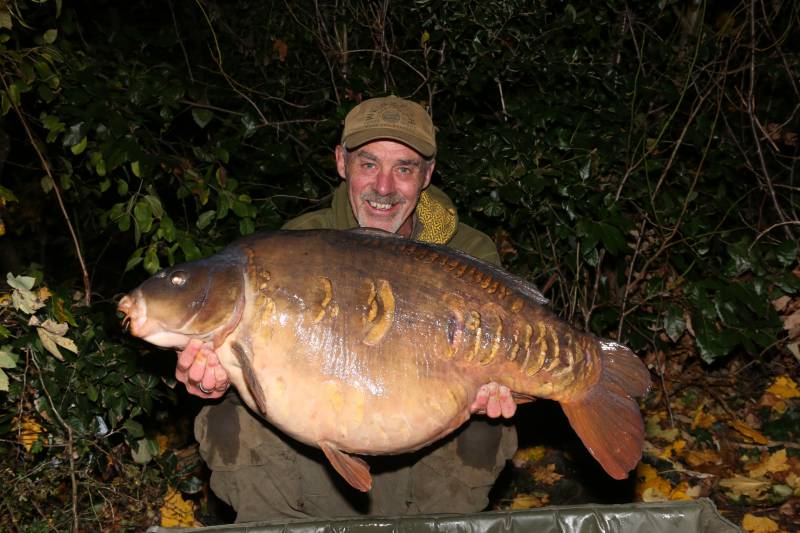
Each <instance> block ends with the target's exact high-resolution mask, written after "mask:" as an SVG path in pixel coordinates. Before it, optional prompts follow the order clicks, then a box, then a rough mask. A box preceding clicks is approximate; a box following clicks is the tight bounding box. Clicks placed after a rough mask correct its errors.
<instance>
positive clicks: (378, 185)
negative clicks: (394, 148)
mask: <svg viewBox="0 0 800 533" xmlns="http://www.w3.org/2000/svg"><path fill="white" fill-rule="evenodd" d="M375 191H376V192H377V193H378V194H382V195H386V194H391V193H393V192H394V178H393V177H392V171H391V169H381V170H380V172H378V175H377V177H376V179H375Z"/></svg>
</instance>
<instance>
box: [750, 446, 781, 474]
mask: <svg viewBox="0 0 800 533" xmlns="http://www.w3.org/2000/svg"><path fill="white" fill-rule="evenodd" d="M786 470H789V464H788V463H787V462H786V450H785V449H783V450H778V451H777V452H775V453H773V454H770V455H769V456H768V457H766V458H765V459H764V460H763V461H761V462H760V463H758V464H757V465H756V466H755V467H754V468H751V469H750V475H751V476H752V477H763V476H765V475H766V474H768V473H770V474H774V473H776V472H785V471H786Z"/></svg>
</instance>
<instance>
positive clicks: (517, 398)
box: [511, 391, 536, 404]
mask: <svg viewBox="0 0 800 533" xmlns="http://www.w3.org/2000/svg"><path fill="white" fill-rule="evenodd" d="M511 397H512V398H514V402H516V403H518V404H519V403H530V402H533V401H536V397H534V396H529V395H528V394H522V393H521V392H514V391H511Z"/></svg>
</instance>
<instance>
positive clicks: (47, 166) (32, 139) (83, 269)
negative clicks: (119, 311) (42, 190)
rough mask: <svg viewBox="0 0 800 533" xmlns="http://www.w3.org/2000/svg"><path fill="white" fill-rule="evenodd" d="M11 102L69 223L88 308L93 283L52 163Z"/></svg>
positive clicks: (26, 121)
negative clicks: (54, 175) (51, 168)
mask: <svg viewBox="0 0 800 533" xmlns="http://www.w3.org/2000/svg"><path fill="white" fill-rule="evenodd" d="M0 80H1V81H2V82H3V87H4V88H5V90H6V92H8V93H9V94H10V92H11V91H10V90H9V87H8V83H7V82H6V77H5V75H4V74H3V73H2V72H0ZM9 100H10V101H11V106H12V107H13V108H14V112H15V113H16V114H17V117H19V121H20V123H22V127H23V128H25V133H26V135H27V136H28V140H29V141H30V143H31V146H33V149H34V150H35V151H36V155H38V156H39V161H40V162H41V164H42V169H44V171H45V174H47V177H48V178H50V181H51V183H52V184H53V191H55V193H56V198H57V199H58V206H59V207H60V208H61V214H62V215H63V216H64V220H65V221H66V223H67V228H68V229H69V233H70V235H71V236H72V243H73V244H74V246H75V253H76V254H77V255H78V262H79V263H80V266H81V272H82V273H83V289H84V291H85V293H86V294H85V295H84V301H85V303H86V305H87V306H89V304H90V303H91V301H92V282H91V279H90V278H89V271H88V270H87V269H86V262H85V261H84V260H83V253H82V252H81V245H80V243H79V242H78V236H77V235H76V234H75V228H73V226H72V221H71V220H70V218H69V214H67V208H66V207H65V206H64V200H63V198H62V197H61V188H60V187H59V186H58V183H57V182H56V180H55V178H54V177H53V172H52V171H51V170H50V163H48V162H47V159H46V158H45V157H44V154H43V153H42V151H41V150H40V149H39V144H38V143H37V142H36V138H35V137H34V135H33V132H32V131H31V128H30V126H29V125H28V120H27V119H26V118H25V115H24V114H23V113H22V110H21V109H20V108H19V105H17V103H16V102H14V100H13V99H9Z"/></svg>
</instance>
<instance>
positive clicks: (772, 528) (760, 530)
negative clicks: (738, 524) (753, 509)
mask: <svg viewBox="0 0 800 533" xmlns="http://www.w3.org/2000/svg"><path fill="white" fill-rule="evenodd" d="M742 527H743V528H744V529H745V531H748V532H749V533H776V532H777V531H778V524H777V523H776V522H775V521H774V520H771V519H769V518H767V517H766V516H755V515H752V514H750V513H747V514H746V515H744V519H743V520H742Z"/></svg>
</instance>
